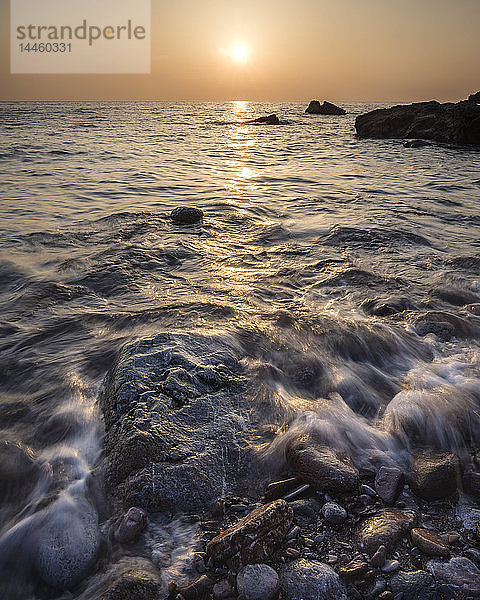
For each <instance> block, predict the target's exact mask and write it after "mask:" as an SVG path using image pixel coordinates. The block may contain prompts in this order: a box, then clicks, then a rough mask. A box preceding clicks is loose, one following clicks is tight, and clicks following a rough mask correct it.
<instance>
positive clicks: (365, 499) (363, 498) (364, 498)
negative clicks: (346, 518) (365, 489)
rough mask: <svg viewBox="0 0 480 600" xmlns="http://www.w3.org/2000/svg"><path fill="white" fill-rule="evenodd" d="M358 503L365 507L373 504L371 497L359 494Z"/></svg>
mask: <svg viewBox="0 0 480 600" xmlns="http://www.w3.org/2000/svg"><path fill="white" fill-rule="evenodd" d="M358 501H359V502H360V503H361V504H363V505H365V506H367V504H372V502H373V498H372V497H371V496H370V495H369V494H361V495H360V496H359V497H358Z"/></svg>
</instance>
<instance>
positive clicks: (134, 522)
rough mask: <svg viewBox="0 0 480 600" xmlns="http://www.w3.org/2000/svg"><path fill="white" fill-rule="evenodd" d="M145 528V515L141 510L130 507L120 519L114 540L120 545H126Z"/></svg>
mask: <svg viewBox="0 0 480 600" xmlns="http://www.w3.org/2000/svg"><path fill="white" fill-rule="evenodd" d="M146 526H147V515H146V514H145V512H144V511H143V510H142V509H141V508H136V507H132V508H130V509H129V510H128V512H127V513H126V514H125V515H124V516H123V517H122V520H121V521H120V524H119V526H118V528H117V529H116V531H115V533H114V538H115V540H116V541H117V542H118V543H120V544H128V542H131V541H132V540H134V539H135V538H136V537H137V536H138V535H140V533H141V532H142V531H143V530H144V529H145V527H146Z"/></svg>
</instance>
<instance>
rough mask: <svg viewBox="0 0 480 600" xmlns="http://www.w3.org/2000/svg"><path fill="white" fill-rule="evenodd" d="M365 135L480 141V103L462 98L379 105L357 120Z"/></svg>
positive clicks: (471, 142)
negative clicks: (386, 106) (460, 100)
mask: <svg viewBox="0 0 480 600" xmlns="http://www.w3.org/2000/svg"><path fill="white" fill-rule="evenodd" d="M355 128H356V130H357V134H358V136H359V137H362V138H404V139H405V138H407V139H408V138H417V139H424V140H434V141H437V142H446V143H452V144H462V145H463V144H473V145H480V106H478V105H477V104H475V103H473V102H469V101H463V102H458V103H456V104H454V103H452V102H448V103H445V104H440V103H439V102H434V101H433V102H417V103H414V104H409V105H399V106H393V107H391V108H380V109H377V110H373V111H371V112H368V113H366V114H364V115H360V116H359V117H357V118H356V120H355Z"/></svg>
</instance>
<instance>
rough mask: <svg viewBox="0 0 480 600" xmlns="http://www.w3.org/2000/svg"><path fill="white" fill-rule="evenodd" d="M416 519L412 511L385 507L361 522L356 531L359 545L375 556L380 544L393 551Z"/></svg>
mask: <svg viewBox="0 0 480 600" xmlns="http://www.w3.org/2000/svg"><path fill="white" fill-rule="evenodd" d="M415 521H416V515H415V514H414V513H413V512H412V511H406V510H395V509H385V510H381V511H379V512H378V513H377V514H376V515H373V516H372V517H369V518H368V519H366V520H365V521H363V523H361V524H360V526H359V528H358V529H357V532H356V541H357V544H358V546H359V547H360V548H361V549H362V550H364V551H365V552H367V553H368V554H370V556H373V555H374V554H375V552H377V550H378V549H379V547H380V546H385V548H386V549H387V551H391V550H392V549H393V548H395V546H396V545H397V544H398V542H399V541H400V540H401V539H402V538H403V537H404V536H405V535H406V534H407V533H408V532H409V531H410V529H411V528H412V527H413V526H414V524H415Z"/></svg>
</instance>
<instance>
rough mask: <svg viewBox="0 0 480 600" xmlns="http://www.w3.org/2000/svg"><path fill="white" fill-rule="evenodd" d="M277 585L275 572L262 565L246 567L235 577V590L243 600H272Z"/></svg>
mask: <svg viewBox="0 0 480 600" xmlns="http://www.w3.org/2000/svg"><path fill="white" fill-rule="evenodd" d="M278 585H279V579H278V574H277V572H276V571H275V570H274V569H272V567H269V566H268V565H264V564H259V565H248V566H246V567H244V568H243V569H242V570H241V571H240V573H239V574H238V575H237V590H238V593H239V594H241V595H242V596H244V597H245V600H273V598H275V597H276V595H277V592H278Z"/></svg>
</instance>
